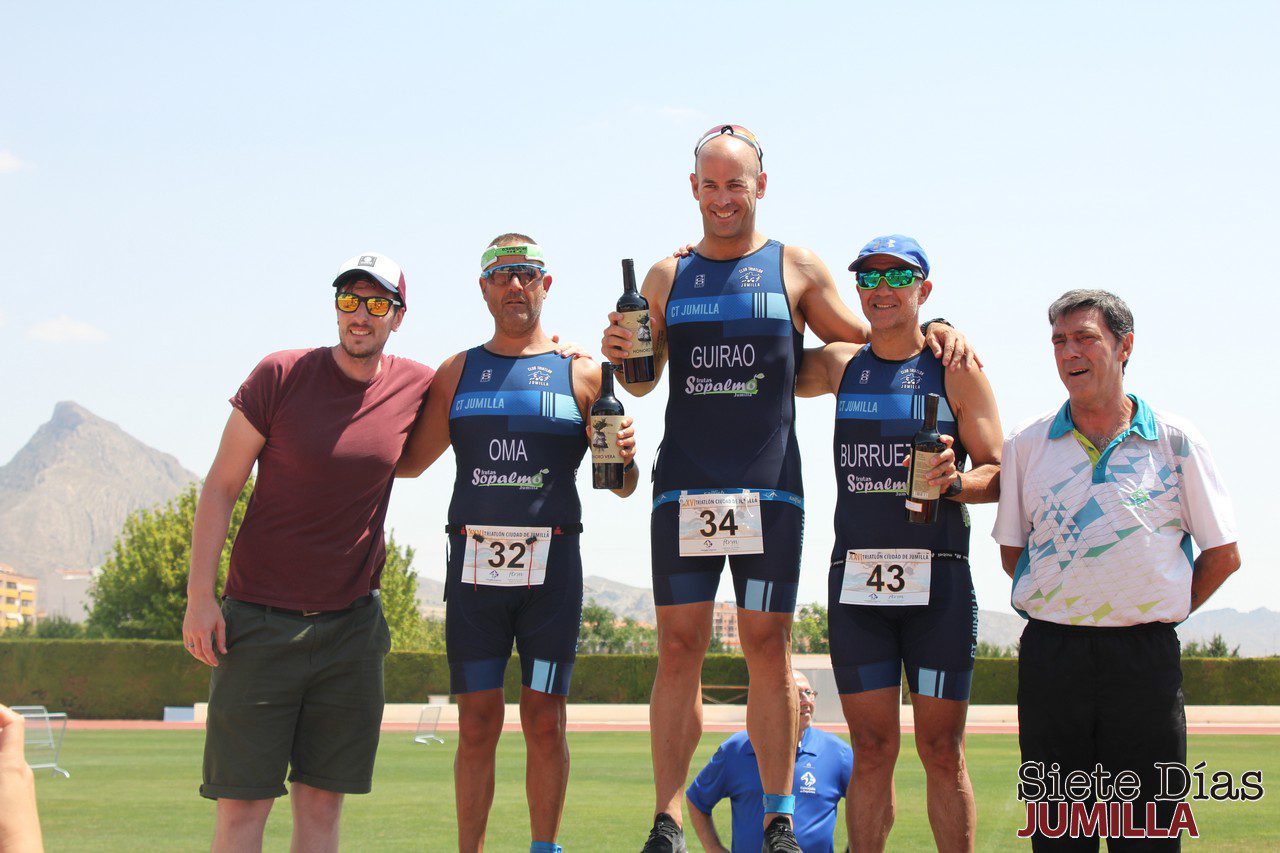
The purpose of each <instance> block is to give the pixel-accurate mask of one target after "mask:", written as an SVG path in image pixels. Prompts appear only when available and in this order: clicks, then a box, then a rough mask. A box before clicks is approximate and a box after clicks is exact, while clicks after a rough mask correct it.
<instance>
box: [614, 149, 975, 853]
mask: <svg viewBox="0 0 1280 853" xmlns="http://www.w3.org/2000/svg"><path fill="white" fill-rule="evenodd" d="M763 165H764V155H763V151H762V149H761V147H760V144H759V141H758V140H757V139H756V138H755V135H754V134H752V133H751V131H749V130H747V129H746V128H743V127H741V126H738V125H720V126H717V127H715V128H712V129H711V130H710V131H708V132H707V133H706V134H704V135H703V136H702V138H701V139H700V140H699V142H698V144H697V146H696V147H695V149H694V172H693V174H691V175H690V176H689V180H690V184H691V188H692V191H693V197H694V199H695V200H697V202H698V208H699V210H700V211H701V214H702V232H703V233H702V240H701V241H700V242H699V243H698V244H697V245H696V246H695V247H693V250H692V252H691V253H690V254H688V256H686V257H672V258H664V259H663V260H661V261H658V263H656V264H654V266H653V267H652V268H651V269H650V270H649V273H648V275H647V276H646V277H645V280H644V285H643V288H642V291H643V294H644V296H645V298H646V299H648V301H649V309H650V324H651V330H652V336H653V347H654V362H655V368H656V369H657V375H656V376H655V378H654V380H653V381H652V382H647V383H629V384H626V387H627V389H628V390H629V391H631V392H632V393H633V394H636V395H644V394H647V393H649V392H650V391H652V390H653V388H654V387H656V385H657V383H658V381H660V379H661V373H662V370H663V368H664V367H666V366H668V365H669V366H670V373H671V390H670V395H669V397H668V401H667V414H666V424H667V428H666V431H665V434H664V437H663V440H662V452H661V454H660V455H659V457H658V461H657V464H656V466H655V469H654V509H653V516H652V523H651V536H650V545H651V556H652V565H653V588H654V601H655V603H656V604H657V605H658V608H657V610H658V649H659V652H658V672H657V676H656V678H655V679H654V685H653V694H652V699H651V701H650V706H649V708H650V710H649V715H650V721H651V724H650V729H651V732H652V739H653V741H652V751H653V767H654V784H655V788H656V795H657V796H656V805H655V808H654V812H655V817H654V824H653V829H652V831H651V832H650V835H649V840H648V842H647V843H646V845H645V848H644V850H645V851H647V852H648V853H669V852H670V851H674V852H675V853H678V851H683V850H685V842H684V833H683V829H682V821H681V799H682V797H681V794H682V792H683V789H684V785H685V782H686V779H687V777H688V773H689V761H690V759H691V758H692V756H693V752H694V749H695V748H696V747H697V745H698V740H699V738H700V736H701V734H702V725H701V720H702V699H701V691H700V681H699V679H700V674H701V671H702V660H703V657H704V656H705V655H706V651H707V644H708V641H709V639H710V636H711V614H712V606H713V601H714V599H715V595H716V589H717V587H718V585H719V581H720V573H721V571H722V570H723V566H724V562H725V558H726V556H727V557H728V559H729V563H730V571H731V572H732V574H733V582H734V592H735V597H736V598H737V604H738V631H739V635H740V637H741V640H742V649H743V652H744V654H745V655H746V658H747V668H748V670H749V674H750V690H749V693H748V697H747V732H748V735H749V737H750V740H751V743H752V745H753V747H754V748H755V751H756V756H757V759H758V763H759V767H760V781H761V786H762V789H763V791H764V813H765V814H764V822H765V849H766V850H770V851H775V850H776V851H791V850H799V847H798V846H797V845H796V841H795V837H794V835H793V833H792V829H791V814H792V812H793V810H794V802H795V800H794V797H792V796H791V783H792V774H793V770H794V766H795V742H794V738H793V733H794V731H795V729H796V715H797V706H796V695H795V691H794V690H792V689H791V661H790V638H791V618H792V613H793V611H794V608H795V599H796V592H797V588H798V585H799V576H800V545H801V539H802V531H803V518H804V498H803V493H804V489H803V485H802V483H801V477H800V451H799V447H798V445H797V443H796V436H795V424H794V420H795V396H794V386H795V378H796V371H797V368H798V367H799V364H800V359H801V354H802V352H803V346H804V331H805V327H806V324H807V325H808V326H809V327H810V328H812V329H813V331H814V332H815V333H816V334H817V335H818V337H820V338H821V339H822V340H824V341H827V342H832V341H852V342H857V343H865V342H866V340H867V335H868V326H867V323H866V321H864V320H863V319H862V318H860V317H858V316H856V315H855V314H854V313H853V312H852V311H851V310H850V309H849V307H848V306H847V305H845V303H844V301H843V300H842V299H841V298H840V295H839V293H838V292H837V290H836V285H835V282H834V280H833V279H832V277H831V273H830V272H829V271H828V270H827V268H826V266H825V265H823V263H822V261H820V260H819V259H818V258H817V256H815V255H814V254H813V253H812V252H810V251H808V250H807V249H801V248H799V247H796V246H783V245H782V244H781V243H779V242H778V241H776V240H770V239H768V238H767V237H765V236H764V235H763V234H761V233H760V232H759V231H757V230H756V227H755V217H756V204H757V203H758V202H759V200H760V199H762V198H763V197H764V192H765V186H766V183H767V177H768V176H767V175H766V174H765V173H764V171H763ZM609 323H610V325H609V327H608V328H607V329H606V330H605V334H604V340H603V352H604V355H605V357H606V358H608V359H609V360H610V361H612V362H614V363H615V364H617V363H620V362H621V361H622V360H623V359H625V358H626V357H627V355H628V353H629V352H630V350H631V347H632V341H631V333H630V332H629V331H628V330H627V329H626V328H624V327H623V325H622V315H621V314H617V313H614V314H610V315H609ZM927 340H928V344H929V346H930V347H931V348H932V349H933V350H934V352H935V353H936V354H937V355H938V356H939V357H940V358H941V359H942V361H943V363H944V364H950V365H951V367H952V369H957V368H959V366H960V365H961V363H962V362H963V361H964V360H965V359H966V358H968V357H971V356H969V355H968V354H967V352H966V350H967V347H966V345H965V342H964V339H963V337H961V336H959V335H957V334H955V333H954V332H953V331H952V330H951V329H949V328H948V327H946V326H941V325H938V326H934V327H933V329H931V334H930V335H929V336H928V338H927Z"/></svg>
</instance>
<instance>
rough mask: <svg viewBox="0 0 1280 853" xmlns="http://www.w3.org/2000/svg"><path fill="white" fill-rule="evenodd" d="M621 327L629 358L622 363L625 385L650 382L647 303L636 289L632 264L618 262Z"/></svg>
mask: <svg viewBox="0 0 1280 853" xmlns="http://www.w3.org/2000/svg"><path fill="white" fill-rule="evenodd" d="M618 313H619V314H621V315H622V326H623V328H625V329H626V330H627V331H629V332H631V356H630V357H629V358H626V359H623V361H622V378H623V379H624V380H626V381H627V382H652V381H653V333H652V332H651V331H650V329H649V300H648V299H645V298H644V297H643V296H641V295H640V291H638V290H636V262H635V261H634V260H632V259H631V258H624V259H623V260H622V295H621V296H619V297H618Z"/></svg>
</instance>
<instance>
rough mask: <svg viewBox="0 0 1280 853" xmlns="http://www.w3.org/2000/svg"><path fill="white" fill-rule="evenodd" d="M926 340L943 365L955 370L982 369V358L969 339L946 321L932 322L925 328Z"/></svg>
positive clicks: (926, 344) (926, 343)
mask: <svg viewBox="0 0 1280 853" xmlns="http://www.w3.org/2000/svg"><path fill="white" fill-rule="evenodd" d="M924 342H925V346H927V347H929V349H930V350H932V351H933V354H934V355H935V356H937V358H938V360H939V361H941V362H942V364H943V366H944V367H946V368H948V369H950V370H951V371H953V372H954V371H957V370H961V369H964V370H981V369H982V359H980V358H978V354H977V353H976V352H974V350H973V347H972V346H970V345H969V339H968V338H966V337H965V336H964V335H963V334H961V333H960V332H959V331H958V330H956V329H953V328H952V327H951V326H948V325H947V324H945V323H930V324H929V326H928V328H927V329H926V330H925V335H924Z"/></svg>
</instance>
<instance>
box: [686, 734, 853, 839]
mask: <svg viewBox="0 0 1280 853" xmlns="http://www.w3.org/2000/svg"><path fill="white" fill-rule="evenodd" d="M852 774H853V750H852V749H851V748H850V747H849V744H847V743H845V742H844V741H843V740H841V739H840V738H838V737H836V736H835V735H833V734H829V733H828V732H824V731H821V730H820V729H815V728H813V727H812V726H810V727H809V728H807V729H805V730H804V734H802V735H801V736H800V746H799V747H797V749H796V772H795V778H794V779H793V780H792V782H791V793H792V795H794V796H795V798H796V811H795V815H794V816H793V820H794V826H795V833H796V841H797V842H799V844H800V849H801V850H803V851H805V853H832V851H833V849H834V847H835V834H836V817H837V807H838V806H839V804H840V798H841V797H843V796H844V794H845V791H846V790H848V788H849V777H850V776H851V775H852ZM685 794H686V796H688V797H689V802H691V803H693V805H694V808H696V809H698V811H700V812H702V813H703V814H711V810H712V809H713V808H715V806H716V803H718V802H720V801H721V800H723V799H724V798H725V797H728V798H729V801H730V803H731V809H732V812H733V840H732V849H733V853H742V851H750V853H756V851H758V850H759V849H760V848H761V846H762V845H763V844H764V789H763V788H762V787H761V786H760V766H759V765H758V764H757V763H756V751H755V749H754V748H752V746H751V741H750V740H748V739H747V733H746V732H737V733H736V734H733V735H730V737H729V739H728V740H726V741H725V742H724V743H722V744H720V748H719V749H717V750H716V754H715V755H713V756H712V757H711V761H709V762H708V763H707V766H706V767H704V768H702V772H701V773H699V774H698V778H697V779H694V780H693V784H692V785H690V786H689V789H688V790H687V791H685Z"/></svg>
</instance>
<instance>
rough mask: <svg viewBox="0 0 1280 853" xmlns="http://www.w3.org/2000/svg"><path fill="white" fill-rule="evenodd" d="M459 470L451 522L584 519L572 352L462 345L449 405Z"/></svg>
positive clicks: (530, 523)
mask: <svg viewBox="0 0 1280 853" xmlns="http://www.w3.org/2000/svg"><path fill="white" fill-rule="evenodd" d="M449 437H450V439H451V440H452V442H453V452H454V456H455V457H456V459H457V464H458V474H457V478H456V479H455V480H454V483H453V500H452V501H450V503H449V523H450V524H456V525H465V524H498V525H515V526H525V527H548V526H550V527H555V526H558V525H569V524H575V523H578V522H580V521H581V520H582V504H581V503H580V502H579V500H578V487H577V471H578V465H579V464H580V463H581V462H582V457H583V454H585V453H586V450H587V433H586V426H585V422H584V421H583V419H582V413H581V412H580V411H579V410H578V403H577V400H576V399H575V398H574V396H573V360H572V359H568V358H561V357H560V356H558V355H556V354H555V353H543V354H541V355H529V356H503V355H495V354H493V353H491V352H489V351H488V350H487V349H485V348H484V347H483V346H479V347H476V348H474V349H471V350H468V351H467V355H466V363H465V364H464V365H463V369H462V376H461V377H459V379H458V389H457V391H456V392H455V393H454V396H453V404H452V405H451V406H450V407H449Z"/></svg>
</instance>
